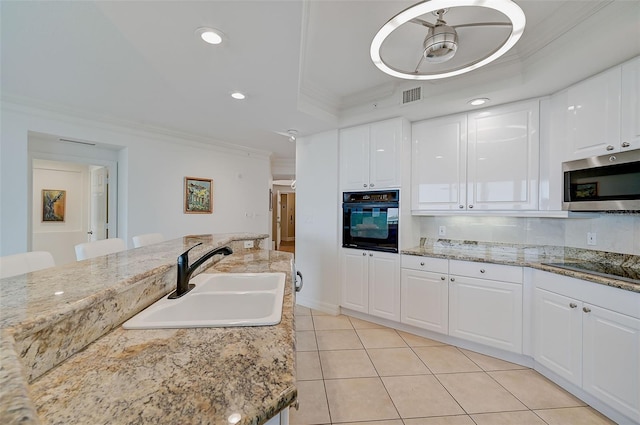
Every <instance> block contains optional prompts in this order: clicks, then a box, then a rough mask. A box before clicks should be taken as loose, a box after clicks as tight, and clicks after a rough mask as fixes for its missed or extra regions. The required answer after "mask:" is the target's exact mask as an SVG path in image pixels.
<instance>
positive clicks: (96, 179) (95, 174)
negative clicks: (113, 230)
mask: <svg viewBox="0 0 640 425" xmlns="http://www.w3.org/2000/svg"><path fill="white" fill-rule="evenodd" d="M108 205H109V170H108V168H107V167H97V166H92V167H91V205H90V208H89V210H90V211H89V216H90V220H89V223H90V224H89V229H88V231H87V236H88V237H87V240H88V241H89V242H91V241H97V240H101V239H107V238H108V237H109V227H108V226H109V212H108Z"/></svg>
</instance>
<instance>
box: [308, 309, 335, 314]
mask: <svg viewBox="0 0 640 425" xmlns="http://www.w3.org/2000/svg"><path fill="white" fill-rule="evenodd" d="M311 315H312V316H333V315H332V314H329V313H325V312H324V311H320V310H314V309H311Z"/></svg>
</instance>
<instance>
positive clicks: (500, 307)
mask: <svg viewBox="0 0 640 425" xmlns="http://www.w3.org/2000/svg"><path fill="white" fill-rule="evenodd" d="M449 281H450V282H449V335H451V336H456V337H458V338H463V339H466V340H469V341H475V342H479V343H481V344H485V345H488V346H492V347H497V348H501V349H503V350H507V351H512V352H515V353H522V285H521V284H517V283H507V282H498V281H494V280H484V279H475V278H470V277H464V276H450V278H449Z"/></svg>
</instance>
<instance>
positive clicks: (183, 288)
mask: <svg viewBox="0 0 640 425" xmlns="http://www.w3.org/2000/svg"><path fill="white" fill-rule="evenodd" d="M198 245H202V242H200V243H197V244H195V245H194V246H192V247H191V248H189V249H187V250H186V251H185V252H183V253H182V254H180V256H179V257H178V278H177V286H176V290H175V291H174V292H172V293H171V295H169V298H170V299H176V298H180V297H181V296H183V295H184V294H186V293H187V292H189V291H190V290H192V289H193V288H195V287H196V285H193V284H190V283H189V279H191V274H192V273H193V272H194V271H195V270H196V269H197V268H198V267H200V266H201V265H202V263H204V262H205V261H207V260H208V259H209V258H211V257H213V256H214V255H217V254H223V255H231V254H233V251H232V250H231V248H229V247H228V246H222V247H218V248H214V249H212V250H211V251H209V252H207V253H206V254H204V255H203V256H202V257H200V258H198V259H197V260H196V261H194V262H193V264H192V265H191V266H189V251H191V250H192V249H193V248H195V247H197V246H198Z"/></svg>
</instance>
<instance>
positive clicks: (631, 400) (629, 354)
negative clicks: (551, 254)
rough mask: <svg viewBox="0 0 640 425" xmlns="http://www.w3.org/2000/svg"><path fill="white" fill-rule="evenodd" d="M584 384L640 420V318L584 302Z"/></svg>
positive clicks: (629, 415)
mask: <svg viewBox="0 0 640 425" xmlns="http://www.w3.org/2000/svg"><path fill="white" fill-rule="evenodd" d="M582 317H583V322H582V323H583V324H582V332H583V371H582V373H583V377H582V387H583V389H584V390H585V391H587V392H589V393H591V394H593V395H594V396H596V397H597V398H598V399H599V400H602V401H603V402H605V403H607V404H608V405H610V406H611V407H613V408H614V409H616V410H618V411H619V412H621V413H624V414H625V415H627V416H628V417H630V418H632V419H633V420H635V421H636V422H640V320H638V319H635V318H633V317H630V316H625V315H623V314H619V313H615V312H613V311H611V310H607V309H604V308H599V307H596V306H593V305H589V304H584V313H583V314H582Z"/></svg>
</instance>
